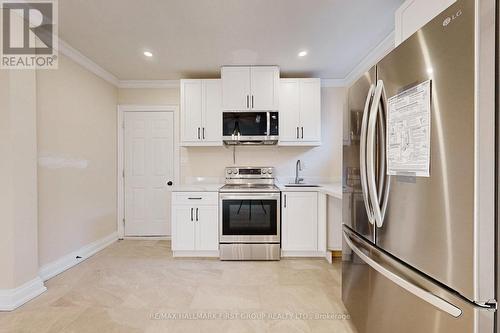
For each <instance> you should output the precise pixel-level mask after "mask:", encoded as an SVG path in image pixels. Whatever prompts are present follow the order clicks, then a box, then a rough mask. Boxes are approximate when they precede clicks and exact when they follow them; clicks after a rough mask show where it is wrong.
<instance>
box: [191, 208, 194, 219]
mask: <svg viewBox="0 0 500 333" xmlns="http://www.w3.org/2000/svg"><path fill="white" fill-rule="evenodd" d="M193 209H194V208H191V222H193Z"/></svg>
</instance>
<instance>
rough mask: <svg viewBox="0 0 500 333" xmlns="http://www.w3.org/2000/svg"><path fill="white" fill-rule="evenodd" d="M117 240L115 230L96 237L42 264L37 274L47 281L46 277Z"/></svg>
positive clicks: (77, 262)
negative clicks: (106, 234)
mask: <svg viewBox="0 0 500 333" xmlns="http://www.w3.org/2000/svg"><path fill="white" fill-rule="evenodd" d="M117 240H118V233H117V232H116V231H115V232H113V233H112V234H110V235H108V236H106V237H104V238H101V239H98V240H96V241H95V242H92V243H90V244H87V245H85V246H83V247H81V248H80V249H78V250H76V251H73V252H71V253H70V254H67V255H65V256H64V257H61V258H59V259H57V260H55V261H53V262H51V263H48V264H46V265H43V266H42V267H41V268H40V271H39V273H38V274H39V275H40V277H41V278H42V280H43V281H47V280H48V279H50V278H52V277H54V276H56V275H58V274H60V273H62V272H64V271H65V270H67V269H69V268H71V267H73V266H75V265H77V264H79V263H81V262H82V261H84V260H85V259H87V258H89V257H91V256H93V255H94V254H96V253H97V252H99V251H101V250H102V249H104V248H105V247H107V246H108V245H111V244H113V243H114V242H116V241H117Z"/></svg>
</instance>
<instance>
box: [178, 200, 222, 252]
mask: <svg viewBox="0 0 500 333" xmlns="http://www.w3.org/2000/svg"><path fill="white" fill-rule="evenodd" d="M217 202H218V193H215V192H179V193H176V192H174V193H173V195H172V251H173V255H174V257H218V256H219V210H218V209H219V208H218V205H217Z"/></svg>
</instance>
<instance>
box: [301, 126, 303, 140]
mask: <svg viewBox="0 0 500 333" xmlns="http://www.w3.org/2000/svg"><path fill="white" fill-rule="evenodd" d="M301 129H302V139H303V138H304V127H301Z"/></svg>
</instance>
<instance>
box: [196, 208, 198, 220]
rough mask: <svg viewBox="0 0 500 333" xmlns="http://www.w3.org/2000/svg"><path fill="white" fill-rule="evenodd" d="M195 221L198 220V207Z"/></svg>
mask: <svg viewBox="0 0 500 333" xmlns="http://www.w3.org/2000/svg"><path fill="white" fill-rule="evenodd" d="M196 221H197V222H198V208H196Z"/></svg>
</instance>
